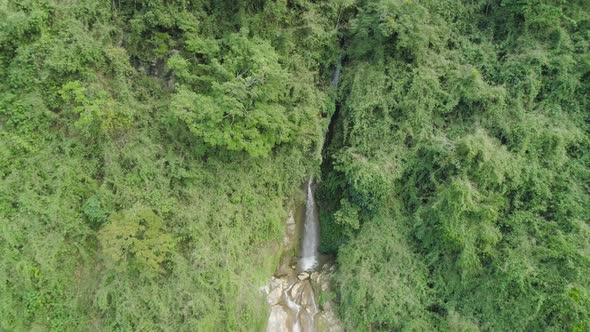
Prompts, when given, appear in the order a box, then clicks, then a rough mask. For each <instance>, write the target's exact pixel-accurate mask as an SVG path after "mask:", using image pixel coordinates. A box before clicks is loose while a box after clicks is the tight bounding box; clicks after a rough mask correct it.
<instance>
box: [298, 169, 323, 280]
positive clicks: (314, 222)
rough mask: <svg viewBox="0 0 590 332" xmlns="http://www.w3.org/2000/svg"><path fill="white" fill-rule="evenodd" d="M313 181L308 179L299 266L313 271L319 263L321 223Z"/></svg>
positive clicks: (304, 269) (303, 269)
mask: <svg viewBox="0 0 590 332" xmlns="http://www.w3.org/2000/svg"><path fill="white" fill-rule="evenodd" d="M312 184H313V181H312V179H311V178H310V179H309V180H308V181H307V200H306V203H305V222H304V224H303V241H302V245H301V258H300V260H299V268H300V269H301V270H302V271H311V270H313V269H315V268H317V266H318V264H319V252H318V248H319V244H320V225H319V220H318V209H317V207H316V203H315V199H314V197H313V190H312Z"/></svg>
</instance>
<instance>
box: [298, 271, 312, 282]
mask: <svg viewBox="0 0 590 332" xmlns="http://www.w3.org/2000/svg"><path fill="white" fill-rule="evenodd" d="M297 279H299V280H306V279H309V273H308V272H301V273H299V274H298V275H297Z"/></svg>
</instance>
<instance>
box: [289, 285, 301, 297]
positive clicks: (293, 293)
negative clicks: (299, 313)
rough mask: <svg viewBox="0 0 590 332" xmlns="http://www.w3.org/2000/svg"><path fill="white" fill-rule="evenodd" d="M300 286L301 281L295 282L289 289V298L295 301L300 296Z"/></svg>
mask: <svg viewBox="0 0 590 332" xmlns="http://www.w3.org/2000/svg"><path fill="white" fill-rule="evenodd" d="M302 286H303V283H301V282H297V283H295V284H294V285H293V286H292V287H291V289H290V290H289V295H290V296H291V298H292V299H293V300H296V301H297V300H299V298H300V297H301V291H302Z"/></svg>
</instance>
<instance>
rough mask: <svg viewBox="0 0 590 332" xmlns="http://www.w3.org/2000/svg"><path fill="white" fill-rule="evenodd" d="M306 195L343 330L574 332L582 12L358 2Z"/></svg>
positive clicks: (583, 245) (555, 6)
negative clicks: (312, 199) (318, 177)
mask: <svg viewBox="0 0 590 332" xmlns="http://www.w3.org/2000/svg"><path fill="white" fill-rule="evenodd" d="M345 15H346V16H347V20H346V22H347V24H346V26H345V27H344V29H343V34H344V37H343V39H344V43H343V46H342V48H343V52H344V62H345V64H344V74H343V75H344V78H343V81H342V84H341V87H340V89H339V91H338V102H339V104H340V108H339V110H338V112H337V114H336V116H335V119H334V120H333V121H335V123H334V124H333V127H334V128H336V129H337V133H334V134H332V135H333V136H332V137H331V139H330V143H329V145H328V146H327V148H326V149H325V152H324V154H325V157H326V158H325V159H326V160H325V161H324V164H323V166H322V174H323V182H322V184H321V187H320V193H319V195H320V202H322V203H323V204H322V206H321V207H320V208H322V218H323V219H322V232H323V233H322V236H323V243H322V244H323V247H324V250H325V251H331V252H337V253H338V263H339V269H340V270H339V274H338V276H337V282H338V295H339V299H340V310H341V314H342V315H341V317H342V319H343V320H344V321H345V322H346V325H347V326H348V327H349V328H350V329H351V330H355V331H373V330H387V331H391V330H415V331H428V330H452V331H476V330H484V331H546V330H549V331H587V330H589V329H590V277H589V273H588V272H589V271H590V241H589V239H590V219H589V217H588V216H589V215H590V195H589V190H590V185H589V184H590V163H589V162H590V159H589V156H590V140H589V138H590V135H589V134H590V132H589V130H590V127H589V126H588V124H589V120H590V119H589V117H588V116H589V114H590V113H589V108H590V67H588V59H589V58H588V57H589V54H590V48H589V47H590V3H589V2H587V1H542V0H530V1H487V0H482V1H469V2H468V1H464V2H459V1H438V0H437V1H428V0H424V1H405V0H404V1H402V0H400V1H397V0H378V1H357V2H355V3H354V4H351V6H350V7H347V9H346V14H345Z"/></svg>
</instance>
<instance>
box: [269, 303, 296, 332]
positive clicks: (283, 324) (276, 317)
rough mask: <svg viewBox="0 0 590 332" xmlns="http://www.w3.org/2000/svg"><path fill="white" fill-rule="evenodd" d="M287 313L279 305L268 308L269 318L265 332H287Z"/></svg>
mask: <svg viewBox="0 0 590 332" xmlns="http://www.w3.org/2000/svg"><path fill="white" fill-rule="evenodd" d="M289 321H292V319H289V313H288V312H287V310H285V308H283V306H281V305H273V306H271V307H270V316H269V317H268V324H267V326H266V331H267V332H277V331H289V328H288V322H289Z"/></svg>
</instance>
